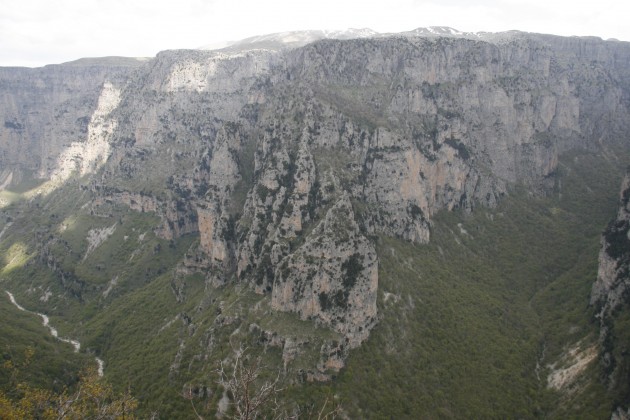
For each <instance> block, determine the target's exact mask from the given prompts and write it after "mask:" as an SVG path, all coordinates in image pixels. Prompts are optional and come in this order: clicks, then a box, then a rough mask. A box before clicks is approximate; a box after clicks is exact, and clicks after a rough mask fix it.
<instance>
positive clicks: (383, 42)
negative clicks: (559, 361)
mask: <svg viewBox="0 0 630 420" xmlns="http://www.w3.org/2000/svg"><path fill="white" fill-rule="evenodd" d="M370 36H371V35H370ZM263 45H264V44H261V43H260V42H258V43H256V44H252V45H249V46H248V45H247V44H243V45H239V46H238V48H233V49H227V50H223V51H166V52H162V53H160V54H158V55H157V57H155V58H154V59H152V60H149V61H146V62H143V63H141V65H138V64H139V63H137V62H134V63H131V62H123V63H121V62H118V61H114V62H108V63H103V62H99V63H96V64H95V63H93V62H92V63H91V62H87V63H75V64H73V65H61V66H48V67H45V68H42V69H34V70H28V69H0V94H1V96H0V101H1V102H0V117H1V119H3V126H1V127H0V176H2V179H0V182H2V183H3V184H6V181H7V180H8V179H9V177H13V176H16V175H13V174H17V173H18V172H26V171H31V172H33V173H35V174H36V176H38V177H47V178H51V179H54V180H57V181H58V182H61V181H63V180H65V179H67V178H69V177H71V176H73V175H74V174H76V175H79V176H83V177H84V180H83V181H82V182H84V185H85V186H87V190H89V191H90V193H91V194H92V197H91V200H92V201H91V203H92V205H93V206H95V208H98V206H101V205H104V204H106V203H107V202H108V200H109V201H111V202H115V203H118V204H125V205H126V206H128V207H129V208H130V209H133V210H136V211H149V212H155V213H156V214H157V215H158V216H159V217H160V219H161V223H160V225H159V226H156V227H155V231H156V232H157V233H158V235H160V236H161V237H163V238H169V239H177V238H178V237H180V236H182V235H187V234H198V235H199V242H198V245H197V246H196V248H195V249H192V250H191V251H190V252H189V253H188V254H187V257H186V258H185V261H183V262H182V263H181V267H180V268H181V270H182V271H181V272H186V273H190V272H193V271H199V272H202V273H203V274H204V276H205V279H206V285H208V286H213V287H218V286H221V285H225V284H227V283H234V284H244V285H249V286H250V287H251V288H253V289H254V290H255V291H256V292H257V293H259V294H266V295H268V296H270V299H271V304H272V306H273V309H274V310H276V311H286V312H294V313H296V314H297V315H298V316H299V317H301V318H302V319H310V320H313V321H315V322H316V323H318V324H320V325H324V326H327V327H329V328H331V329H332V330H334V331H335V332H336V333H339V334H340V335H341V336H343V343H342V345H341V346H346V347H356V346H358V345H359V344H360V343H361V342H362V341H364V340H365V339H367V337H368V335H369V331H370V330H371V329H372V328H373V326H374V325H375V323H376V321H377V319H378V314H377V306H376V298H377V289H378V256H377V255H376V251H375V245H374V241H375V240H377V239H376V238H377V237H378V235H390V236H397V237H400V238H403V239H406V240H408V241H412V242H415V243H426V242H428V241H429V240H430V234H431V223H432V218H433V217H434V215H435V214H436V213H437V212H438V211H441V210H452V209H455V208H462V209H465V210H466V211H472V210H473V209H474V208H475V207H476V206H494V205H496V203H497V202H498V201H499V200H500V199H501V197H502V196H504V195H505V194H507V193H508V192H509V189H510V187H511V186H513V185H515V184H518V183H520V184H524V185H526V186H528V187H529V188H530V190H531V191H532V192H533V193H535V194H545V193H546V192H548V191H549V190H550V188H551V187H552V186H553V185H554V174H555V171H556V170H557V166H558V155H559V154H560V153H562V152H564V151H567V150H570V149H575V148H588V149H597V148H601V147H604V146H605V145H607V144H610V143H613V142H616V141H622V140H623V139H624V136H627V133H628V132H630V71H629V70H628V69H629V68H630V46H629V45H628V44H627V43H623V42H614V41H601V40H598V39H591V38H562V37H551V36H543V35H531V34H523V33H517V32H514V33H504V34H497V35H492V34H487V35H485V36H472V35H462V36H455V35H454V34H453V33H446V32H445V33H444V34H442V35H439V34H437V35H436V34H435V33H432V34H431V35H429V34H427V33H424V32H422V31H416V32H410V33H405V34H401V35H399V36H382V37H381V36H379V37H376V36H374V37H369V36H368V37H367V38H366V37H363V38H360V39H347V40H335V39H326V40H320V41H316V42H312V43H308V44H306V45H297V46H295V47H292V48H273V49H265V48H263ZM90 63H91V64H90ZM132 64H133V65H132ZM624 220H625V219H624ZM626 222H627V221H626ZM626 222H623V223H626ZM624 226H625V225H624ZM603 267H605V264H603ZM616 269H617V268H614V269H605V268H602V270H603V271H602V280H601V285H600V286H597V287H598V288H599V289H598V290H600V289H601V290H604V289H606V288H609V289H610V288H611V287H612V288H613V289H614V287H616V286H614V285H615V284H617V283H615V282H616V280H613V279H610V280H605V279H604V277H603V276H605V275H606V273H605V271H606V270H608V271H611V270H612V271H611V273H612V274H613V275H614V274H615V273H616V271H615V270H616ZM594 293H595V294H594V296H595V295H596V296H603V295H602V293H600V292H594ZM611 296H612V295H611ZM597 299H599V297H597ZM613 300H614V299H613ZM611 304H612V303H611ZM289 342H290V339H289ZM338 345H339V343H329V346H328V347H327V348H328V350H325V351H324V350H323V353H326V352H328V353H329V354H335V352H336V351H337V350H335V349H338V348H339V346H338ZM341 353H343V351H342V352H341ZM327 360H329V361H330V360H333V359H331V358H329V359H327ZM322 363H323V364H324V365H325V364H326V363H325V362H322ZM329 366H337V367H338V366H339V364H338V363H337V364H336V362H330V363H329Z"/></svg>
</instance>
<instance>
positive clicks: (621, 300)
mask: <svg viewBox="0 0 630 420" xmlns="http://www.w3.org/2000/svg"><path fill="white" fill-rule="evenodd" d="M629 297H630V172H627V173H626V176H625V178H624V180H623V183H622V186H621V193H620V198H619V210H618V212H617V217H616V218H615V219H614V220H612V221H611V222H610V223H609V224H608V226H607V227H606V229H605V230H604V233H603V235H602V239H601V250H600V253H599V268H598V271H597V280H596V281H595V283H594V284H593V288H592V291H591V305H592V306H594V307H595V310H596V313H597V315H596V316H597V318H598V319H599V322H600V337H599V338H600V340H599V343H600V362H601V366H602V371H603V374H604V375H603V376H604V377H605V378H606V382H607V385H608V386H609V389H611V390H614V391H615V393H616V394H618V400H619V401H622V402H626V403H627V401H628V398H629V396H630V390H629V389H628V384H627V381H626V379H627V378H626V376H625V374H626V373H625V372H627V371H628V361H627V360H626V357H625V355H626V354H627V352H628V348H629V346H630V343H628V342H627V340H625V339H624V338H623V337H624V336H625V334H624V332H623V331H620V328H623V325H624V324H623V317H624V314H627V313H628V309H629V306H630V299H629ZM620 319H622V320H621V321H620ZM624 413H625V410H624V409H622V408H621V407H620V408H618V409H617V411H616V412H615V413H613V418H624V417H622V416H623V415H625V414H624Z"/></svg>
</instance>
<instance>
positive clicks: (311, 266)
mask: <svg viewBox="0 0 630 420" xmlns="http://www.w3.org/2000/svg"><path fill="white" fill-rule="evenodd" d="M377 289H378V259H377V256H376V251H375V249H374V246H373V245H372V243H371V242H370V241H368V240H367V239H366V238H365V237H364V236H363V235H362V234H361V233H360V231H359V226H358V225H357V223H356V222H355V220H354V212H353V211H352V205H351V203H350V199H349V198H348V197H347V196H343V197H342V198H341V199H340V200H339V201H338V202H337V203H335V204H334V205H333V206H332V207H331V208H330V210H328V212H327V213H326V216H325V217H324V219H323V220H322V221H321V222H320V223H319V224H318V225H317V226H316V227H315V229H314V230H313V232H312V233H311V235H309V237H308V238H307V240H306V242H305V243H304V245H302V246H301V247H300V248H298V249H297V250H296V251H294V252H293V253H291V255H289V256H287V257H285V258H284V259H283V260H281V261H280V262H279V263H278V264H277V268H276V270H275V273H274V282H273V292H272V295H271V305H272V307H273V308H274V309H276V310H281V311H291V312H296V313H298V314H299V315H300V317H301V318H302V319H312V320H315V321H317V322H319V323H322V324H324V325H329V326H331V327H332V328H333V329H334V330H335V331H337V332H339V333H340V334H342V335H343V336H344V337H345V338H346V340H347V342H348V344H349V346H350V347H356V346H358V345H359V344H361V342H362V341H363V340H365V339H366V338H367V336H368V334H369V331H370V330H371V329H372V327H373V326H374V324H375V323H376V318H377V311H376V295H377V293H376V292H377Z"/></svg>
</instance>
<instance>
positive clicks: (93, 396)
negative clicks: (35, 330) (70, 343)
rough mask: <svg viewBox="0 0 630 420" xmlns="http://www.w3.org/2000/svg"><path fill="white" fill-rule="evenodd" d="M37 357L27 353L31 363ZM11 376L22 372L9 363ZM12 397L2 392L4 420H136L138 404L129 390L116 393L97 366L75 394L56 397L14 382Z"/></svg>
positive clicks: (0, 404)
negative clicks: (99, 373) (135, 414)
mask: <svg viewBox="0 0 630 420" xmlns="http://www.w3.org/2000/svg"><path fill="white" fill-rule="evenodd" d="M32 356H33V354H32V353H29V354H26V357H27V361H28V360H30V358H31V357H32ZM4 368H5V369H10V370H11V377H12V378H17V376H18V374H19V369H18V368H17V367H15V366H14V365H12V364H7V363H5V365H4ZM11 394H13V395H12V396H11V397H10V396H8V395H7V394H5V392H4V391H2V390H0V419H3V420H26V419H42V420H49V419H50V420H52V419H57V420H61V419H86V418H89V419H95V420H106V419H133V418H135V417H134V413H135V410H136V408H137V406H138V403H137V401H136V400H135V399H134V398H133V397H132V396H131V394H130V392H129V391H128V390H127V391H126V392H125V393H123V394H116V393H115V392H114V391H113V389H112V387H111V385H109V384H108V383H107V382H106V381H105V380H104V379H103V378H101V377H100V376H99V375H98V370H97V369H96V367H89V368H87V369H85V370H84V371H83V372H82V373H81V375H80V379H79V383H78V384H77V386H76V389H75V391H74V392H71V393H70V392H68V390H65V391H63V392H61V393H60V394H56V393H54V392H52V391H50V390H46V389H39V388H35V387H32V386H30V385H27V384H25V383H17V381H16V383H14V384H13V390H12V392H11Z"/></svg>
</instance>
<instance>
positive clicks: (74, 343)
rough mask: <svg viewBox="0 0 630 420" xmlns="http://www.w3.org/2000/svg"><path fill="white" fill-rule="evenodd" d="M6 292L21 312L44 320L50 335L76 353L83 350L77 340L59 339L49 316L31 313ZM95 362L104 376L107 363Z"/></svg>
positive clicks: (99, 360) (99, 372) (98, 360)
mask: <svg viewBox="0 0 630 420" xmlns="http://www.w3.org/2000/svg"><path fill="white" fill-rule="evenodd" d="M5 292H6V293H7V295H8V296H9V300H11V303H12V304H13V305H15V307H16V308H18V309H19V310H20V311H24V312H29V313H32V314H35V315H37V316H39V317H40V318H41V319H42V325H43V326H44V327H46V328H48V331H50V335H52V336H53V337H55V338H56V339H57V340H59V341H62V342H64V343H68V344H71V345H72V347H74V351H75V353H76V352H78V351H79V350H80V349H81V343H80V342H78V341H77V340H73V339H71V338H64V337H59V333H58V332H57V329H56V328H54V327H53V326H52V325H50V319H49V318H48V315H44V314H41V313H39V312H33V311H29V310H28V309H25V308H24V307H23V306H22V305H20V304H19V303H17V301H16V300H15V297H14V296H13V294H12V293H11V292H9V291H8V290H5ZM94 360H96V363H97V364H98V376H103V373H104V372H103V369H104V367H105V362H104V361H103V360H102V359H99V358H98V357H95V358H94Z"/></svg>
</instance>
